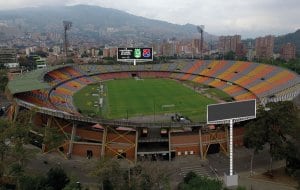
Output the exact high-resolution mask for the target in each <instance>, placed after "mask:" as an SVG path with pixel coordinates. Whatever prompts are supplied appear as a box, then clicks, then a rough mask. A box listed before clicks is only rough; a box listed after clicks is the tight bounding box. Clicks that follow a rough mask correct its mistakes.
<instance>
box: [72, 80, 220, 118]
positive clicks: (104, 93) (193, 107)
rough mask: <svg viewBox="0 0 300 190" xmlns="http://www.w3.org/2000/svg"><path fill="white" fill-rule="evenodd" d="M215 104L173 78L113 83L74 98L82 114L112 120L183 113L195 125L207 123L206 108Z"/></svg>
mask: <svg viewBox="0 0 300 190" xmlns="http://www.w3.org/2000/svg"><path fill="white" fill-rule="evenodd" d="M101 86H102V87H101ZM100 99H102V100H100ZM99 102H102V104H101V106H100V104H99ZM215 102H216V101H215V100H212V99H209V98H207V97H205V96H203V95H201V94H199V93H197V92H195V91H194V90H192V89H190V88H188V87H186V86H184V85H182V84H181V83H179V82H177V81H174V80H170V79H140V80H136V79H122V80H121V79H120V80H110V81H105V82H103V83H101V84H93V85H89V86H87V87H85V88H83V89H82V90H80V91H79V92H77V93H76V94H75V95H74V104H75V105H76V106H77V108H78V110H80V112H81V113H82V114H84V115H90V116H101V117H104V118H108V119H122V118H123V119H126V118H130V117H133V116H145V115H160V114H164V113H179V114H181V115H183V116H185V117H188V118H189V119H191V120H192V121H194V122H195V121H206V105H207V104H212V103H215Z"/></svg>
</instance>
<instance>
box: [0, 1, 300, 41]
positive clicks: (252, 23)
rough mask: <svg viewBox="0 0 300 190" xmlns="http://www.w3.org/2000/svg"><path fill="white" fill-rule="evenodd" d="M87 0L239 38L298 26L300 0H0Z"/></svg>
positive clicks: (0, 5) (10, 5) (1, 5)
mask: <svg viewBox="0 0 300 190" xmlns="http://www.w3.org/2000/svg"><path fill="white" fill-rule="evenodd" d="M76 4H88V5H98V6H101V7H107V8H115V9H119V10H123V11H126V12H128V13H131V14H134V15H138V16H143V17H147V18H152V19H158V20H163V21H167V22H171V23H175V24H186V23H191V24H195V25H205V30H206V31H207V32H209V33H211V34H215V35H233V34H241V35H242V38H247V37H257V36H264V35H267V34H273V35H281V34H286V33H290V32H294V31H296V30H297V29H300V0H148V1H147V0H8V1H6V0H0V9H1V10H6V9H15V8H23V7H30V6H31V7H32V6H56V5H76Z"/></svg>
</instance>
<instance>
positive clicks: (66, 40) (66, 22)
mask: <svg viewBox="0 0 300 190" xmlns="http://www.w3.org/2000/svg"><path fill="white" fill-rule="evenodd" d="M63 26H64V49H65V57H66V58H67V57H68V37H67V30H70V29H71V27H72V22H70V21H63Z"/></svg>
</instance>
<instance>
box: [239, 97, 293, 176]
mask: <svg viewBox="0 0 300 190" xmlns="http://www.w3.org/2000/svg"><path fill="white" fill-rule="evenodd" d="M296 119H297V110H296V107H295V106H294V105H293V103H292V102H287V101H286V102H277V103H268V104H267V105H266V107H260V108H259V109H258V114H257V118H256V119H255V120H253V121H251V122H249V123H248V124H247V125H246V133H245V136H244V143H245V145H246V146H247V147H249V148H254V150H255V152H259V151H260V150H262V149H263V147H264V145H265V144H269V146H270V149H269V152H270V155H271V158H270V168H269V171H270V172H271V171H272V159H273V158H275V159H284V158H286V154H287V152H286V150H287V146H288V143H287V135H288V134H289V132H290V131H291V129H292V127H293V126H294V125H295V123H296Z"/></svg>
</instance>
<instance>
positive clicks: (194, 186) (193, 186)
mask: <svg viewBox="0 0 300 190" xmlns="http://www.w3.org/2000/svg"><path fill="white" fill-rule="evenodd" d="M222 186H223V184H222V182H221V181H219V180H216V179H209V178H207V177H205V176H199V175H197V174H195V173H194V172H189V173H188V174H187V176H186V177H185V178H184V181H183V182H182V183H180V184H179V188H178V189H179V190H198V189H205V190H221V189H222Z"/></svg>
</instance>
